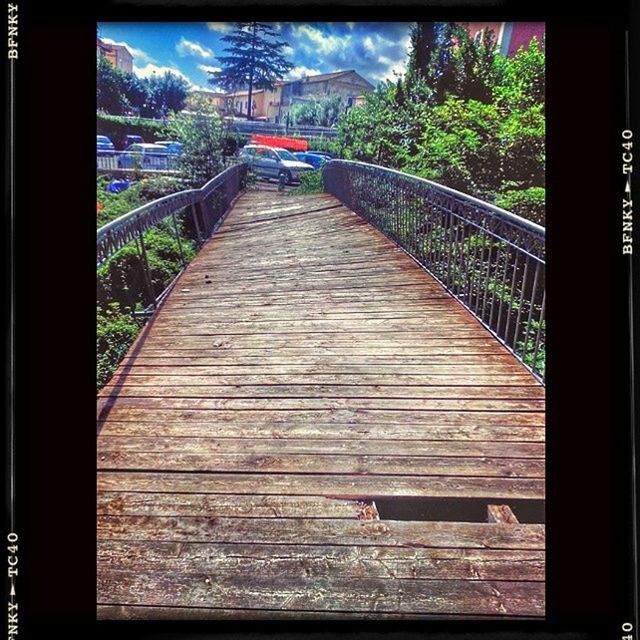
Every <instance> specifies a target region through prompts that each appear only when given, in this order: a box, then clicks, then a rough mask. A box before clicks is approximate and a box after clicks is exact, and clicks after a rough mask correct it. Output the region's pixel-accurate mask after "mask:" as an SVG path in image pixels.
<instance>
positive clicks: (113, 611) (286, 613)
mask: <svg viewBox="0 0 640 640" xmlns="http://www.w3.org/2000/svg"><path fill="white" fill-rule="evenodd" d="M96 611H97V618H98V619H99V620H236V621H237V620H314V621H315V620H369V621H370V620H375V621H378V620H429V619H434V620H438V621H444V620H473V621H476V622H477V621H478V620H479V619H482V620H484V621H496V620H504V619H505V618H504V615H498V614H497V615H494V616H489V615H488V616H478V615H465V614H460V615H452V614H446V613H437V614H426V613H389V612H383V611H337V610H336V611H312V610H310V609H309V610H305V611H300V610H284V609H240V608H237V609H224V608H221V607H147V606H141V605H113V604H99V605H98V606H97V609H96ZM510 618H513V619H517V620H536V619H538V618H537V617H533V616H510Z"/></svg>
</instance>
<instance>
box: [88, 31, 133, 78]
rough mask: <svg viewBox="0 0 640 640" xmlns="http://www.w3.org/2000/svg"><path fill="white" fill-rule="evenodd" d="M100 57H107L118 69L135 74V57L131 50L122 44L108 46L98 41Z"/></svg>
mask: <svg viewBox="0 0 640 640" xmlns="http://www.w3.org/2000/svg"><path fill="white" fill-rule="evenodd" d="M96 44H97V50H98V56H103V57H105V58H106V59H107V60H108V61H109V62H110V63H111V64H112V65H113V66H114V67H116V69H122V71H125V72H126V73H133V56H132V55H131V53H130V52H129V49H127V47H125V46H124V45H121V44H107V43H106V42H103V41H102V40H100V38H98V39H97V42H96Z"/></svg>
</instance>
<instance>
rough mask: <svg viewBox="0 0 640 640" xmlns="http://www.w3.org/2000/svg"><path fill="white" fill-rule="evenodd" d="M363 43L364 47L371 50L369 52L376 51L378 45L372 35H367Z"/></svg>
mask: <svg viewBox="0 0 640 640" xmlns="http://www.w3.org/2000/svg"><path fill="white" fill-rule="evenodd" d="M362 44H363V45H364V48H365V49H366V50H367V51H368V52H369V53H375V51H376V46H375V45H374V44H373V39H372V38H371V36H367V37H366V38H364V39H363V40H362Z"/></svg>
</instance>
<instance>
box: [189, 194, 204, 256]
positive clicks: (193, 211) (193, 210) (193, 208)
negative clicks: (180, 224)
mask: <svg viewBox="0 0 640 640" xmlns="http://www.w3.org/2000/svg"><path fill="white" fill-rule="evenodd" d="M190 209H191V217H192V218H193V224H194V226H195V228H196V234H197V236H198V246H200V245H201V244H202V241H203V238H202V232H201V231H200V224H199V222H198V210H197V205H196V203H194V204H192V205H190Z"/></svg>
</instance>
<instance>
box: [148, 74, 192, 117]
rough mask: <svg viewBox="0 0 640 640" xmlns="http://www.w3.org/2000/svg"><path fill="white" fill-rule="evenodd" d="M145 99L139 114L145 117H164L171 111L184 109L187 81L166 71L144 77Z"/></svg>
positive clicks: (187, 87)
mask: <svg viewBox="0 0 640 640" xmlns="http://www.w3.org/2000/svg"><path fill="white" fill-rule="evenodd" d="M143 82H144V87H145V89H146V94H147V97H146V101H145V103H144V106H143V107H142V110H141V114H140V115H142V116H143V117H145V118H164V117H166V116H167V115H169V113H171V112H176V111H181V110H182V109H184V106H185V102H186V100H187V96H188V95H189V83H188V82H187V81H186V80H185V79H184V78H181V77H180V76H178V75H176V74H175V73H171V72H170V71H168V72H167V73H164V74H163V75H161V76H155V75H154V76H151V77H150V78H145V79H144V81H143Z"/></svg>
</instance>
